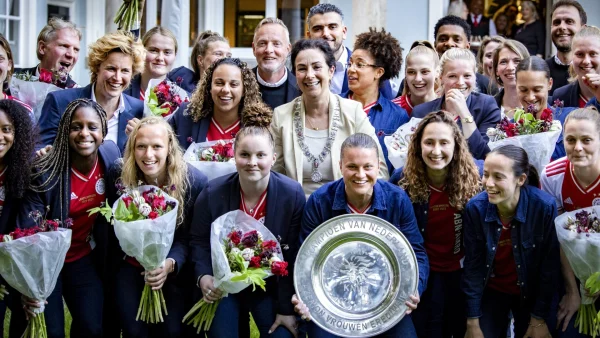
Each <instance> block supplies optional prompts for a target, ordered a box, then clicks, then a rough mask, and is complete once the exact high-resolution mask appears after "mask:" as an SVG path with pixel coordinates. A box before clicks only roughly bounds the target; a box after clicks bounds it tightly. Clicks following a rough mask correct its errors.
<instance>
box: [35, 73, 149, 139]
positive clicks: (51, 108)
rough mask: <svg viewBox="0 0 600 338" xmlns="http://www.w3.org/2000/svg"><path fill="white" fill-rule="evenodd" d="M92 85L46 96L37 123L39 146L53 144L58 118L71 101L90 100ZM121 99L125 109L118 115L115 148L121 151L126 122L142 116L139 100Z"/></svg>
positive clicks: (125, 96) (142, 104)
mask: <svg viewBox="0 0 600 338" xmlns="http://www.w3.org/2000/svg"><path fill="white" fill-rule="evenodd" d="M92 85H93V84H89V85H87V86H85V87H83V88H71V89H65V90H58V91H55V92H51V93H49V94H48V96H46V101H44V106H43V107H42V115H41V116H40V120H39V123H38V124H39V127H40V138H41V140H40V144H39V145H41V146H42V147H43V146H46V145H51V144H53V143H54V139H55V138H56V132H57V131H58V124H59V123H60V118H61V116H62V114H63V113H64V112H65V110H66V109H67V106H68V105H69V103H71V101H74V100H76V99H81V98H86V99H91V98H92ZM138 97H139V96H138ZM123 98H124V99H125V102H124V104H125V109H124V111H122V112H120V113H119V135H118V139H117V146H119V149H121V151H123V149H125V143H127V135H126V134H125V128H126V127H127V122H128V121H129V120H131V119H133V118H138V119H141V118H142V115H143V114H144V103H143V102H142V101H141V100H139V99H136V98H133V97H131V96H128V95H123Z"/></svg>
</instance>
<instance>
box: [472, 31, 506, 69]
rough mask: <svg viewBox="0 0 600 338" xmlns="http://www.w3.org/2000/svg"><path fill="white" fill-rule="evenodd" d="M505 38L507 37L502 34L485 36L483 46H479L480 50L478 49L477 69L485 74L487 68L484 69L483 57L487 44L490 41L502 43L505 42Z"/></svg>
mask: <svg viewBox="0 0 600 338" xmlns="http://www.w3.org/2000/svg"><path fill="white" fill-rule="evenodd" d="M504 40H505V39H504V38H503V37H501V36H500V35H494V36H486V37H485V38H483V41H481V47H479V51H477V71H478V72H479V73H480V74H484V75H485V69H483V57H484V56H485V48H486V47H487V45H488V44H489V43H490V42H495V43H497V44H501V43H503V42H504Z"/></svg>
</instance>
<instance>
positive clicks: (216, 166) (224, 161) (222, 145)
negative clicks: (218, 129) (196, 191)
mask: <svg viewBox="0 0 600 338" xmlns="http://www.w3.org/2000/svg"><path fill="white" fill-rule="evenodd" d="M234 154H235V152H234V149H233V140H218V141H209V142H202V143H192V144H191V145H190V146H189V147H188V149H187V150H186V151H185V154H184V155H183V158H184V159H185V160H186V162H188V163H190V164H191V165H193V166H194V167H196V168H197V169H198V170H200V171H201V172H202V173H203V174H204V175H206V177H207V178H208V180H209V181H210V180H212V179H213V178H217V177H219V176H223V175H227V174H230V173H233V172H235V171H236V168H235V160H234Z"/></svg>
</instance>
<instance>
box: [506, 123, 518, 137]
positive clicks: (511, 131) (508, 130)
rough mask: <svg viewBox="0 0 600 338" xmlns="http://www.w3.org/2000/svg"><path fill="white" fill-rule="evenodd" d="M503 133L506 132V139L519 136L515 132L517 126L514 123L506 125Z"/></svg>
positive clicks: (516, 131)
mask: <svg viewBox="0 0 600 338" xmlns="http://www.w3.org/2000/svg"><path fill="white" fill-rule="evenodd" d="M505 132H506V136H507V137H513V136H516V135H519V131H518V130H517V125H516V124H514V123H510V124H508V126H507V127H506V130H505Z"/></svg>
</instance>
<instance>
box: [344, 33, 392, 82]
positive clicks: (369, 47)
mask: <svg viewBox="0 0 600 338" xmlns="http://www.w3.org/2000/svg"><path fill="white" fill-rule="evenodd" d="M357 49H364V50H366V51H368V52H369V53H371V55H373V57H374V58H375V64H376V65H377V66H378V67H381V68H383V70H384V71H385V72H384V73H383V76H381V77H380V78H379V84H381V83H382V82H383V81H385V80H389V79H391V78H394V77H397V76H398V75H399V73H400V70H401V69H402V47H400V42H399V41H398V39H396V38H395V37H393V36H392V34H390V33H388V32H386V31H385V29H384V28H382V29H381V31H380V32H378V31H377V28H375V27H369V31H368V32H365V33H361V34H358V35H357V36H356V42H354V50H357Z"/></svg>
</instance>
